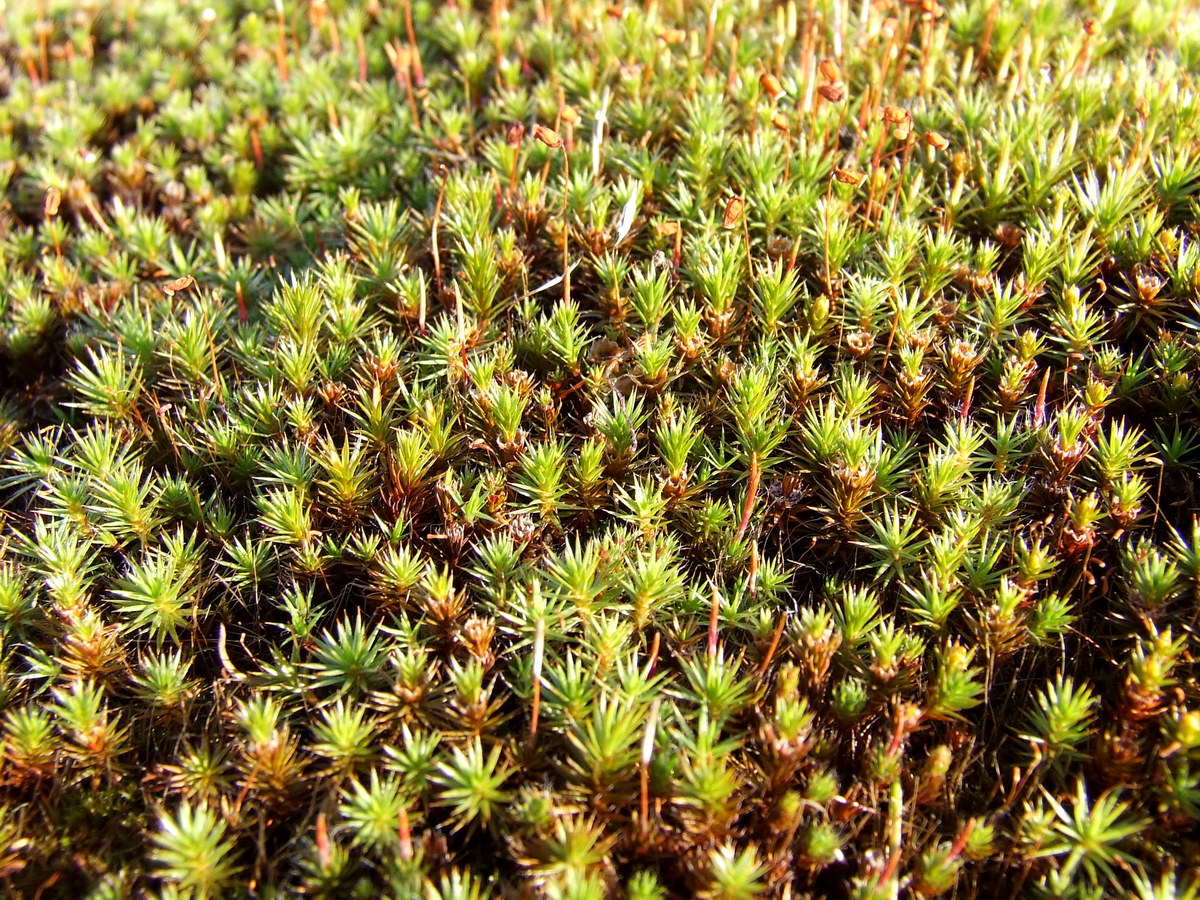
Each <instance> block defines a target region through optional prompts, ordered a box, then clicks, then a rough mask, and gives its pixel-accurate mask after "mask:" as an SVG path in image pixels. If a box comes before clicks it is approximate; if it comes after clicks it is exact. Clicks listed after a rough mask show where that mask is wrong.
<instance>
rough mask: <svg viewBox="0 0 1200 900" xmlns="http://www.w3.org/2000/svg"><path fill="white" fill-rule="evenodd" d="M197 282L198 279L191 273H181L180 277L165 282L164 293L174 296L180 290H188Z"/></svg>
mask: <svg viewBox="0 0 1200 900" xmlns="http://www.w3.org/2000/svg"><path fill="white" fill-rule="evenodd" d="M195 283H196V279H195V278H193V277H192V276H191V275H180V276H179V277H178V278H175V279H172V280H171V281H168V282H167V283H166V284H164V285H163V286H162V289H163V293H164V294H166V295H167V296H168V297H174V296H175V295H176V294H178V293H179V292H180V291H186V290H187V289H188V288H190V287H191V286H192V285H193V284H195Z"/></svg>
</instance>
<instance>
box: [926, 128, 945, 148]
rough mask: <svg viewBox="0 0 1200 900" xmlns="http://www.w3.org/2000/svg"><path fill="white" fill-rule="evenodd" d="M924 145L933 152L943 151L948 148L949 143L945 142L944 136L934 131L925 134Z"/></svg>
mask: <svg viewBox="0 0 1200 900" xmlns="http://www.w3.org/2000/svg"><path fill="white" fill-rule="evenodd" d="M925 143H926V144H927V145H929V146H930V147H932V148H933V149H934V150H945V149H946V148H947V147H949V146H950V142H949V141H948V140H946V138H945V136H943V135H941V134H939V133H938V132H936V131H927V132H925Z"/></svg>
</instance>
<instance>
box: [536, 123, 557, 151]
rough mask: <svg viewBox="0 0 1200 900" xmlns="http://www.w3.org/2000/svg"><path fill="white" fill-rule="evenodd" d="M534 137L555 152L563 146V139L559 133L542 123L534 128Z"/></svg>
mask: <svg viewBox="0 0 1200 900" xmlns="http://www.w3.org/2000/svg"><path fill="white" fill-rule="evenodd" d="M533 137H534V139H535V140H539V141H541V142H542V143H543V144H545V145H546V146H547V147H550V148H551V149H553V150H557V149H558V148H559V147H561V146H562V145H563V139H562V137H561V136H560V135H559V133H558V132H557V131H554V130H553V129H551V128H547V127H546V126H545V125H542V124H540V123H539V124H537V125H534V126H533Z"/></svg>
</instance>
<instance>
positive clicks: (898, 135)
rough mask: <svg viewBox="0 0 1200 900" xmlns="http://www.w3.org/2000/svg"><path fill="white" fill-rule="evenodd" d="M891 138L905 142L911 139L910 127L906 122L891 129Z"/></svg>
mask: <svg viewBox="0 0 1200 900" xmlns="http://www.w3.org/2000/svg"><path fill="white" fill-rule="evenodd" d="M892 137H894V138H895V139H896V140H898V141H907V140H908V139H909V138H910V137H912V127H911V126H910V125H909V124H908V123H907V122H905V123H903V124H901V125H897V126H896V127H895V128H893V129H892Z"/></svg>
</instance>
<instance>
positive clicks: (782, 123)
mask: <svg viewBox="0 0 1200 900" xmlns="http://www.w3.org/2000/svg"><path fill="white" fill-rule="evenodd" d="M771 124H772V125H774V126H775V127H776V128H778V129H779V130H780V131H782V132H783V133H784V134H787V133H788V132H789V131H791V130H792V126H791V124H790V123H789V122H788V118H787V116H785V115H784V114H783V113H781V112H777V113H775V114H774V115H773V116H771Z"/></svg>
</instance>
